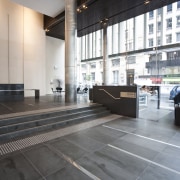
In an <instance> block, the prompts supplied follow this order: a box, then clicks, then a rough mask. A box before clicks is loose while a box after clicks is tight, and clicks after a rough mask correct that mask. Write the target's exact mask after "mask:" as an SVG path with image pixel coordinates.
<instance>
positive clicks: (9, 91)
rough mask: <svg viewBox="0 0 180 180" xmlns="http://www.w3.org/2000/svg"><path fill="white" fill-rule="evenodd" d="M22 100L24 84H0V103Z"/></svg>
mask: <svg viewBox="0 0 180 180" xmlns="http://www.w3.org/2000/svg"><path fill="white" fill-rule="evenodd" d="M23 99H24V84H0V101H19V100H23Z"/></svg>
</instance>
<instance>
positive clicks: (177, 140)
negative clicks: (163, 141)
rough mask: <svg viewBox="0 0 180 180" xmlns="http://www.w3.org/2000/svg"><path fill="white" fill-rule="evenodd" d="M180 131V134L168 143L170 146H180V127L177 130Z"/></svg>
mask: <svg viewBox="0 0 180 180" xmlns="http://www.w3.org/2000/svg"><path fill="white" fill-rule="evenodd" d="M178 130H179V132H177V133H176V134H175V135H174V136H173V137H172V138H171V139H170V141H169V142H168V143H170V144H174V145H177V146H180V141H179V139H180V127H179V128H177V131H178Z"/></svg>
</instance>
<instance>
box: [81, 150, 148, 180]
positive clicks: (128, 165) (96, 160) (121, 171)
mask: <svg viewBox="0 0 180 180" xmlns="http://www.w3.org/2000/svg"><path fill="white" fill-rule="evenodd" d="M78 163H80V165H82V166H83V167H84V168H86V169H87V170H89V171H91V172H92V173H94V174H95V175H96V176H98V177H99V178H100V179H118V180H119V179H126V180H131V179H136V178H137V177H138V175H139V174H140V173H141V172H142V171H143V170H144V169H145V168H146V167H147V164H148V163H147V162H144V161H142V160H139V159H137V158H134V157H131V156H130V155H127V154H125V153H123V152H120V151H117V150H114V149H112V148H110V147H106V148H104V149H102V150H100V151H97V152H95V153H93V154H91V155H90V156H88V157H84V158H82V159H80V160H78Z"/></svg>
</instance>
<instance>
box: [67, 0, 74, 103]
mask: <svg viewBox="0 0 180 180" xmlns="http://www.w3.org/2000/svg"><path fill="white" fill-rule="evenodd" d="M76 38H77V18H76V0H65V91H66V93H65V102H76V101H77V95H76V84H77V73H76V59H77V58H76V54H77V53H76Z"/></svg>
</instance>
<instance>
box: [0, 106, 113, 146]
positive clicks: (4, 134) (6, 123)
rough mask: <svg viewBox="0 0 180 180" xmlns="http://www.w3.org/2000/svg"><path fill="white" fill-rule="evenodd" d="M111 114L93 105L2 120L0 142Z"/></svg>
mask: <svg viewBox="0 0 180 180" xmlns="http://www.w3.org/2000/svg"><path fill="white" fill-rule="evenodd" d="M109 114H110V111H109V110H107V108H106V107H103V106H102V105H98V104H97V105H92V106H88V107H81V108H75V109H66V110H59V111H51V112H46V113H41V114H35V113H34V114H33V115H32V114H31V115H24V116H19V117H13V118H7V119H0V142H1V143H4V142H8V141H13V140H16V139H19V138H22V137H28V136H32V135H35V134H39V133H42V132H48V131H53V130H56V129H59V128H64V127H67V126H71V125H75V124H77V123H82V122H87V121H91V120H95V119H97V118H101V117H104V116H107V115H109Z"/></svg>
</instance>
